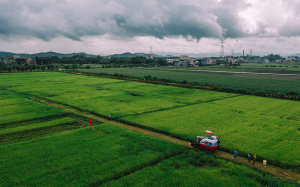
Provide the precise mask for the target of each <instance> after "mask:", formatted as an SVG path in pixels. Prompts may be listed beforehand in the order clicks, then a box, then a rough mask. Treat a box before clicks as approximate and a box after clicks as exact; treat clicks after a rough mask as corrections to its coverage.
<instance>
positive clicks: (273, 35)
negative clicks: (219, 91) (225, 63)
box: [0, 0, 300, 55]
mask: <svg viewBox="0 0 300 187" xmlns="http://www.w3.org/2000/svg"><path fill="white" fill-rule="evenodd" d="M299 8H300V1H299V0H115V1H112V0H47V1H46V0H0V49H1V50H2V51H8V52H16V53H37V52H41V51H43V52H47V51H51V50H52V51H54V52H61V53H72V52H86V53H89V54H101V55H106V54H110V53H111V54H116V53H124V52H131V53H137V52H143V53H149V52H150V46H153V53H155V54H167V53H172V52H176V53H196V54H199V53H214V54H216V55H218V54H219V51H220V43H219V42H220V38H225V42H226V43H225V44H224V46H225V55H226V54H231V52H232V50H234V51H235V53H242V52H243V50H245V54H247V53H249V50H250V49H253V53H254V54H263V53H265V54H268V53H274V54H294V53H298V52H300V51H299V47H300V11H299Z"/></svg>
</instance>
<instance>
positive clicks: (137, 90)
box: [0, 73, 235, 117]
mask: <svg viewBox="0 0 300 187" xmlns="http://www.w3.org/2000/svg"><path fill="white" fill-rule="evenodd" d="M11 76H14V75H11ZM16 76H19V77H18V78H19V80H21V82H23V84H19V83H17V82H14V80H12V79H11V77H10V76H9V75H7V74H6V75H5V76H3V78H4V79H6V82H7V84H8V83H9V84H11V85H13V86H12V88H11V89H13V90H15V91H18V92H24V93H28V94H32V95H36V96H40V97H43V98H47V99H49V100H52V101H56V102H60V103H63V104H67V105H71V106H74V107H77V108H81V109H85V110H88V111H91V112H94V113H98V114H102V115H106V116H107V115H112V116H113V117H121V116H127V115H136V114H141V113H147V112H151V111H157V110H163V109H168V108H174V107H180V106H185V105H190V104H194V103H200V102H206V101H210V100H217V99H222V98H227V97H234V96H235V95H233V94H227V93H218V92H207V91H203V90H194V89H184V88H176V87H171V86H161V85H149V84H143V83H137V82H130V81H122V80H114V79H104V78H97V77H86V76H79V75H69V74H63V73H51V74H50V73H34V74H26V77H23V76H22V74H21V75H20V74H18V75H16ZM29 77H31V79H29ZM10 80H11V82H10ZM37 80H38V81H37ZM71 83H72V84H71ZM0 84H1V83H0ZM0 86H1V85H0ZM2 86H4V85H2Z"/></svg>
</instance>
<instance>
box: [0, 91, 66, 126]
mask: <svg viewBox="0 0 300 187" xmlns="http://www.w3.org/2000/svg"><path fill="white" fill-rule="evenodd" d="M0 93H2V94H0V99H1V100H0V105H1V107H0V129H1V128H3V127H6V126H8V125H9V124H12V123H17V122H23V121H29V120H33V119H36V118H47V117H51V116H52V117H53V116H62V115H66V114H68V113H70V112H67V111H64V110H60V109H58V108H54V107H50V106H47V105H45V104H42V103H38V102H35V101H31V100H29V99H27V98H23V97H20V96H18V95H16V94H15V93H13V92H11V91H0Z"/></svg>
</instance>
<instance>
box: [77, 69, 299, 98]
mask: <svg viewBox="0 0 300 187" xmlns="http://www.w3.org/2000/svg"><path fill="white" fill-rule="evenodd" d="M191 70H194V69H191V68H186V69H178V70H176V69H174V70H172V69H167V68H160V69H159V68H158V69H137V68H96V69H80V70H78V71H80V72H83V73H96V74H97V73H107V74H112V75H113V74H116V73H117V74H123V75H127V76H132V77H138V78H144V76H147V75H150V76H152V77H157V78H164V79H171V80H175V81H184V80H186V81H187V82H189V83H193V82H198V83H199V84H201V85H205V84H208V85H212V86H218V87H230V88H235V89H248V90H254V91H258V90H263V89H264V90H265V91H271V92H275V93H278V92H280V93H281V94H286V93H289V92H297V93H300V81H299V79H300V76H299V77H298V78H297V77H295V76H294V77H293V80H289V79H280V77H279V76H276V78H267V77H266V76H265V77H257V76H255V77H253V76H246V75H241V76H239V75H236V74H232V73H226V72H225V73H224V72H223V73H218V72H213V71H211V72H199V71H191Z"/></svg>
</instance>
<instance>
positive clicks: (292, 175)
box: [32, 97, 300, 184]
mask: <svg viewBox="0 0 300 187" xmlns="http://www.w3.org/2000/svg"><path fill="white" fill-rule="evenodd" d="M32 99H34V100H36V101H39V102H42V103H45V104H47V105H51V106H55V107H59V108H62V109H65V110H69V111H71V112H74V113H76V114H81V115H83V116H86V117H88V118H90V119H96V120H99V121H102V122H103V123H107V124H111V125H115V126H119V127H123V128H126V129H130V130H133V131H136V132H139V133H142V134H145V135H148V136H152V137H156V138H159V139H163V140H167V141H170V142H174V143H177V144H179V145H182V146H185V147H188V148H191V149H197V148H194V147H192V146H190V144H189V142H187V141H184V140H180V139H176V138H173V137H170V136H167V135H164V134H159V133H156V132H152V131H149V130H145V129H142V128H139V127H134V126H131V125H126V124H123V123H120V122H116V121H111V120H107V119H105V118H102V117H98V116H96V115H93V114H86V113H84V112H81V111H78V110H76V109H72V108H68V107H65V106H62V105H59V104H55V103H50V102H48V101H46V100H42V99H37V98H34V97H32ZM212 154H213V155H215V156H218V157H222V158H226V159H228V160H230V161H233V162H238V163H247V164H249V167H253V168H257V169H260V170H262V171H266V172H268V173H271V174H273V175H275V176H277V177H280V178H282V179H284V180H293V181H297V182H298V184H300V173H298V172H295V171H291V170H287V169H282V168H278V167H275V166H271V165H267V166H266V167H264V166H263V164H262V163H260V162H256V163H255V166H253V165H252V162H251V163H248V160H247V158H244V157H238V158H237V159H236V160H233V154H230V153H227V152H224V151H220V150H216V151H214V152H213V153H212Z"/></svg>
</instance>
